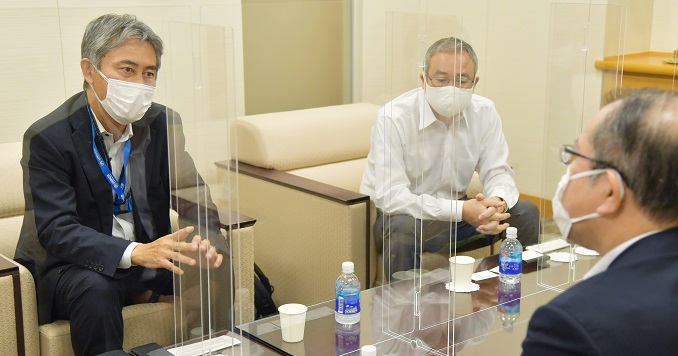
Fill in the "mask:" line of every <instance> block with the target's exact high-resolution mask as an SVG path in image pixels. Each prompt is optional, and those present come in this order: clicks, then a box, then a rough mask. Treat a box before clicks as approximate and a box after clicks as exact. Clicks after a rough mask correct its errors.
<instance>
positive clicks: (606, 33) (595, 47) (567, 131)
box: [537, 3, 626, 291]
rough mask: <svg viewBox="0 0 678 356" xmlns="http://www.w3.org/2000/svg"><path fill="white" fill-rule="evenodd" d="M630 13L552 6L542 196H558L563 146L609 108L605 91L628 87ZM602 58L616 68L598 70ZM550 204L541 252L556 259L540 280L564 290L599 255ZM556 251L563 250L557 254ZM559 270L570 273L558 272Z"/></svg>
mask: <svg viewBox="0 0 678 356" xmlns="http://www.w3.org/2000/svg"><path fill="white" fill-rule="evenodd" d="M625 11H626V8H625V7H624V6H622V5H594V4H590V3H589V4H560V3H558V4H552V6H551V21H550V36H549V51H548V73H547V99H546V100H547V102H546V115H545V122H544V161H543V166H542V169H543V175H542V177H543V184H542V187H543V191H542V197H553V195H554V193H555V189H556V187H557V185H558V181H559V180H560V177H561V176H562V175H563V174H564V173H565V170H566V167H565V165H563V164H562V163H561V162H560V149H561V147H562V146H563V145H565V144H570V145H574V143H575V141H576V140H577V138H578V137H579V136H580V134H581V132H582V129H583V128H584V127H585V126H586V125H587V123H588V122H589V120H590V119H591V118H592V117H593V116H594V115H595V114H596V113H597V112H598V111H599V110H600V107H601V106H603V105H604V100H605V97H606V96H607V95H608V93H606V92H604V91H608V92H609V91H610V90H614V89H619V88H622V87H623V75H622V74H623V72H622V68H623V65H624V55H623V54H624V43H625V36H624V34H625V32H626V31H625V26H626V23H625V20H626V14H625ZM601 58H607V59H608V60H611V61H613V62H615V63H616V66H615V68H613V69H612V70H610V71H607V73H606V74H603V73H602V72H601V71H600V70H598V69H596V67H595V61H596V60H600V59H601ZM604 75H605V76H607V77H606V78H604V77H603V76H604ZM606 81H607V85H605V84H604V83H605V82H606ZM550 205H551V204H550V201H545V202H544V203H543V204H542V208H545V209H542V210H543V211H547V214H546V216H545V217H544V223H543V224H542V233H541V234H540V241H539V242H540V244H539V245H537V246H539V248H537V251H538V252H541V253H544V255H545V256H549V258H550V259H549V260H548V261H546V260H545V258H544V259H542V263H539V264H538V268H539V271H538V272H539V275H538V282H539V283H540V284H541V285H543V286H545V287H547V288H553V289H556V290H559V291H562V290H563V289H565V288H567V286H568V285H569V284H570V283H573V282H575V281H577V280H580V279H581V278H582V277H583V275H584V274H585V272H586V271H588V269H589V268H590V267H591V266H592V265H593V264H594V260H595V258H596V257H595V256H591V255H590V253H594V252H590V251H586V250H582V249H581V247H579V246H576V245H570V244H566V243H564V241H563V240H562V238H561V234H560V231H559V230H558V228H557V227H556V225H555V223H554V222H553V220H552V219H551V211H552V210H551V206H550ZM555 243H560V245H553V244H555ZM556 247H559V248H557V249H555V250H554V248H556ZM554 253H555V254H554ZM568 261H569V262H568ZM545 267H546V268H545ZM555 268H559V269H567V270H569V271H567V272H564V273H553V270H554V269H555Z"/></svg>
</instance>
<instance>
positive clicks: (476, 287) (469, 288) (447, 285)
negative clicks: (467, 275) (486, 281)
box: [445, 283, 480, 293]
mask: <svg viewBox="0 0 678 356" xmlns="http://www.w3.org/2000/svg"><path fill="white" fill-rule="evenodd" d="M451 287H452V288H450V283H445V289H447V290H449V291H451V292H458V293H471V292H475V291H477V290H479V289H480V284H475V283H471V285H470V286H463V287H462V286H456V288H455V286H454V285H452V286H451ZM455 289H456V290H455Z"/></svg>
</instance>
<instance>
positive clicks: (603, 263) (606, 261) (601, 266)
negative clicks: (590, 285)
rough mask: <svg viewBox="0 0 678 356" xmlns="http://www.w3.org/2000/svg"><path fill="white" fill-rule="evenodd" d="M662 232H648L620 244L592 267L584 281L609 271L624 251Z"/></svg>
mask: <svg viewBox="0 0 678 356" xmlns="http://www.w3.org/2000/svg"><path fill="white" fill-rule="evenodd" d="M660 231H663V230H661V229H660V230H654V231H650V232H646V233H644V234H642V235H639V236H636V237H634V238H632V239H630V240H627V241H625V242H624V243H622V244H620V245H619V246H617V247H615V248H613V249H612V250H610V251H609V252H608V253H606V254H605V256H603V257H601V258H600V260H598V262H597V263H596V264H595V265H593V267H591V269H590V270H589V271H588V272H586V274H585V275H584V279H588V278H591V277H593V276H595V275H597V274H600V273H603V272H605V271H607V269H608V267H610V265H611V264H612V262H614V260H616V259H617V257H619V255H621V254H622V253H623V252H624V251H626V249H628V248H629V247H631V245H633V244H635V243H636V242H638V241H640V240H642V239H644V238H646V237H648V236H650V235H653V234H656V233H658V232H660Z"/></svg>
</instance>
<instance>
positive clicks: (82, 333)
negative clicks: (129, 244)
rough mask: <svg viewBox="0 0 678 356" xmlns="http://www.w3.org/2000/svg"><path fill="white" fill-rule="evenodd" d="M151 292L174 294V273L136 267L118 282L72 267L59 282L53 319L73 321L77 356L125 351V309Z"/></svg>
mask: <svg viewBox="0 0 678 356" xmlns="http://www.w3.org/2000/svg"><path fill="white" fill-rule="evenodd" d="M149 289H150V290H152V291H154V292H156V293H160V294H164V295H170V294H172V291H173V278H172V273H171V272H169V271H167V270H165V269H157V270H155V269H145V268H141V267H132V271H130V273H129V274H127V275H126V276H124V277H122V278H118V279H116V278H112V277H109V276H106V275H103V274H101V273H98V272H95V271H92V270H89V269H86V268H82V267H79V266H72V267H70V268H68V269H67V270H65V271H64V272H63V273H62V275H61V278H60V279H59V282H58V283H57V286H56V291H55V295H54V307H53V317H54V319H67V320H70V324H71V342H72V344H73V351H74V352H75V354H76V355H87V356H89V355H98V354H100V353H103V352H106V351H111V350H122V342H123V319H122V308H123V307H124V306H126V305H130V304H132V301H133V299H134V298H135V297H137V296H138V295H139V294H140V293H143V292H145V291H147V290H149Z"/></svg>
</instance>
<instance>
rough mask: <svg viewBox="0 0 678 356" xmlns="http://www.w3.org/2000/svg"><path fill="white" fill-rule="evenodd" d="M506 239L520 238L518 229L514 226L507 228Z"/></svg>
mask: <svg viewBox="0 0 678 356" xmlns="http://www.w3.org/2000/svg"><path fill="white" fill-rule="evenodd" d="M506 237H518V229H516V228H515V227H513V226H509V227H508V228H506Z"/></svg>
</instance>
